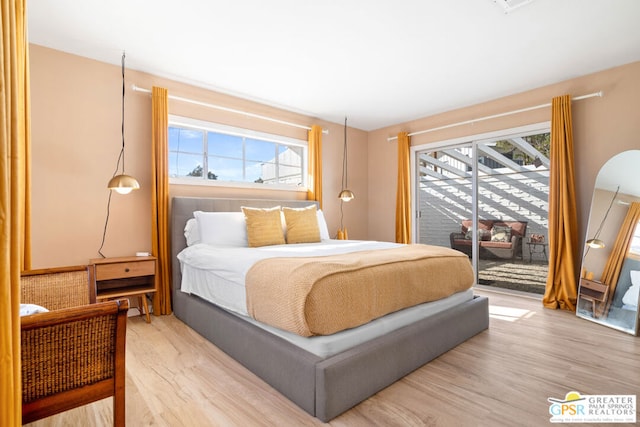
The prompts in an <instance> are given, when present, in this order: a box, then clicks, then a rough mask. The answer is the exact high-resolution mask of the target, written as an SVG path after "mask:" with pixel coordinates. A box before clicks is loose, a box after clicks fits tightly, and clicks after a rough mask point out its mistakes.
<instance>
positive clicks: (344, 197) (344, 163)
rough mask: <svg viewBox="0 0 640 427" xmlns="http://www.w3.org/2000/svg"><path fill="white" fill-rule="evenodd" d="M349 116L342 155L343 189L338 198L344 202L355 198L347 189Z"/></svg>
mask: <svg viewBox="0 0 640 427" xmlns="http://www.w3.org/2000/svg"><path fill="white" fill-rule="evenodd" d="M347 165H348V162H347V118H346V117H345V118H344V149H343V155H342V191H340V194H338V198H339V199H340V200H342V201H343V202H348V201H350V200H352V199H353V198H355V197H356V196H355V195H354V194H353V191H351V190H349V189H347Z"/></svg>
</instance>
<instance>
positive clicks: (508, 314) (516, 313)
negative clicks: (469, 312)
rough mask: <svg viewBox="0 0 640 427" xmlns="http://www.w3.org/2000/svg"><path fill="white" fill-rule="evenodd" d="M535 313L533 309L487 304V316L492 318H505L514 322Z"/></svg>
mask: <svg viewBox="0 0 640 427" xmlns="http://www.w3.org/2000/svg"><path fill="white" fill-rule="evenodd" d="M534 314H536V312H535V311H531V310H525V309H522V308H513V307H501V306H498V305H491V304H489V317H490V318H492V319H498V320H505V321H507V322H516V321H518V320H520V319H528V318H529V317H531V316H533V315H534Z"/></svg>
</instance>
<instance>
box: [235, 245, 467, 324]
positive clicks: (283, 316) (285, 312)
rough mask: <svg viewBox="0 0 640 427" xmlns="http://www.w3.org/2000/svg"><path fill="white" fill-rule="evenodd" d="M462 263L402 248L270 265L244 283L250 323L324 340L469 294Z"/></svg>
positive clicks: (448, 253) (426, 249) (434, 249)
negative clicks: (390, 315)
mask: <svg viewBox="0 0 640 427" xmlns="http://www.w3.org/2000/svg"><path fill="white" fill-rule="evenodd" d="M473 281H474V278H473V270H472V268H471V263H470V262H469V258H468V257H467V256H466V255H464V254H462V253H461V252H458V251H454V250H452V249H449V248H444V247H440V246H428V245H418V244H416V245H407V246H401V247H398V248H393V249H380V250H371V251H362V252H354V253H349V254H341V255H331V256H323V257H301V258H270V259H264V260H261V261H258V262H257V263H256V264H255V265H254V266H253V267H251V269H250V270H249V272H248V273H247V275H246V292H247V309H248V312H249V314H250V315H251V316H252V317H253V318H254V319H256V320H259V321H261V322H264V323H267V324H269V325H272V326H275V327H277V328H280V329H284V330H287V331H291V332H294V333H296V334H298V335H302V336H312V335H329V334H333V333H335V332H338V331H341V330H343V329H348V328H353V327H356V326H359V325H362V324H364V323H367V322H369V321H371V320H373V319H375V318H377V317H381V316H384V315H385V314H388V313H392V312H394V311H398V310H401V309H403V308H406V307H411V306H414V305H417V304H420V303H423V302H427V301H435V300H437V299H441V298H445V297H447V296H449V295H452V294H454V293H456V292H460V291H463V290H466V289H468V288H470V287H471V286H472V284H473Z"/></svg>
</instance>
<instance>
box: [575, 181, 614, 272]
mask: <svg viewBox="0 0 640 427" xmlns="http://www.w3.org/2000/svg"><path fill="white" fill-rule="evenodd" d="M619 191H620V186H619V185H618V188H616V192H615V194H614V195H613V198H612V199H611V203H610V204H609V208H608V209H607V212H606V213H605V214H604V217H603V218H602V221H601V222H600V226H599V227H598V230H596V234H594V235H593V238H592V239H591V240H596V239H597V238H598V237H600V232H601V231H602V226H604V223H605V221H606V220H607V217H608V216H609V211H611V207H612V206H613V202H615V201H616V197H618V192H619ZM589 249H591V246H588V245H587V250H586V251H584V255H583V256H582V261H583V262H584V259H585V258H586V257H587V254H588V253H589Z"/></svg>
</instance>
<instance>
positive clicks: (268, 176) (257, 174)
mask: <svg viewBox="0 0 640 427" xmlns="http://www.w3.org/2000/svg"><path fill="white" fill-rule="evenodd" d="M246 172H247V173H246V177H247V178H246V180H247V182H259V183H265V184H273V183H276V182H278V181H277V175H276V164H275V163H274V162H252V161H247V170H246Z"/></svg>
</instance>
